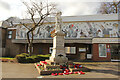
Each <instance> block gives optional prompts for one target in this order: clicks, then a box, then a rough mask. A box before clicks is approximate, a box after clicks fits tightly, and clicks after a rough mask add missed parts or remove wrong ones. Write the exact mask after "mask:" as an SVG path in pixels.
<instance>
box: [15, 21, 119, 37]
mask: <svg viewBox="0 0 120 80" xmlns="http://www.w3.org/2000/svg"><path fill="white" fill-rule="evenodd" d="M54 28H55V25H54V24H44V25H42V26H41V27H37V28H36V30H35V31H34V39H42V38H45V39H47V38H51V34H50V32H51V31H53V30H54ZM27 31H28V30H27V29H26V28H25V27H24V26H17V30H16V38H17V39H25V38H27V35H26V33H27ZM62 31H63V32H64V33H65V34H66V36H65V38H81V37H86V38H87V37H88V38H89V37H120V28H119V26H118V22H117V21H116V22H115V21H114V22H76V23H63V25H62ZM29 36H30V37H31V35H29Z"/></svg>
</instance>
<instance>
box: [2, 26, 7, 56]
mask: <svg viewBox="0 0 120 80" xmlns="http://www.w3.org/2000/svg"><path fill="white" fill-rule="evenodd" d="M6 32H7V29H6V28H3V27H0V54H1V56H5V55H6Z"/></svg>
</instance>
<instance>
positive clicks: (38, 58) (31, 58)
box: [16, 53, 50, 63]
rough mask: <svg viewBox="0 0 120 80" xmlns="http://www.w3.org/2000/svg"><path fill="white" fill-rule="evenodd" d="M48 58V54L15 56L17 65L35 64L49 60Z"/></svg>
mask: <svg viewBox="0 0 120 80" xmlns="http://www.w3.org/2000/svg"><path fill="white" fill-rule="evenodd" d="M49 57H50V54H47V55H32V56H29V55H28V54H27V53H22V54H19V55H16V59H17V61H18V62H19V63H35V62H39V61H44V60H46V59H49Z"/></svg>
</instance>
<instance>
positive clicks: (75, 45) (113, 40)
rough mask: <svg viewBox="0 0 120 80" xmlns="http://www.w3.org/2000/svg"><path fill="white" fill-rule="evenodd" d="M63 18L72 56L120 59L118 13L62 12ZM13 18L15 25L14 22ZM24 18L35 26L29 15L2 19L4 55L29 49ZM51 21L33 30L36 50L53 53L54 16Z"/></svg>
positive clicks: (76, 57) (68, 49) (108, 59)
mask: <svg viewBox="0 0 120 80" xmlns="http://www.w3.org/2000/svg"><path fill="white" fill-rule="evenodd" d="M62 20H63V24H62V31H63V32H64V33H65V34H66V36H65V52H66V54H67V57H68V58H69V59H70V60H79V61H80V60H82V61H83V60H91V61H111V60H120V58H119V56H120V26H119V24H118V23H119V22H120V20H119V19H118V15H117V14H105V15H86V16H63V17H62ZM10 21H12V22H13V24H15V25H16V27H13V26H11V24H10V23H9V22H10ZM21 21H23V22H25V23H26V24H27V25H28V26H29V27H31V26H32V22H31V21H30V20H29V19H24V20H22V19H18V18H11V19H8V20H7V21H3V24H2V26H1V27H0V36H1V37H2V38H0V41H2V45H1V47H0V49H1V50H2V56H15V55H17V54H20V53H24V52H27V51H28V45H27V38H26V37H27V35H26V32H27V29H26V28H25V27H24V26H23V25H21V24H20V22H21ZM36 21H37V19H36ZM48 21H50V22H49V23H48V22H45V23H44V24H43V25H42V26H41V27H37V28H36V30H35V31H34V41H33V54H51V53H52V43H53V41H52V38H51V36H50V35H51V34H50V32H51V31H53V30H54V28H55V20H54V17H52V18H48ZM30 36H31V35H30Z"/></svg>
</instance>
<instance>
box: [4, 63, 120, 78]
mask: <svg viewBox="0 0 120 80" xmlns="http://www.w3.org/2000/svg"><path fill="white" fill-rule="evenodd" d="M80 64H82V65H83V66H86V67H88V68H90V69H92V71H91V72H86V74H85V75H79V74H71V75H65V76H51V75H49V76H40V75H39V74H38V72H37V70H36V69H35V67H34V65H33V64H19V63H9V62H2V78H41V77H42V78H118V72H119V73H120V70H119V69H118V64H120V63H118V62H101V63H100V62H97V63H91V62H88V63H85V62H83V63H80Z"/></svg>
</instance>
